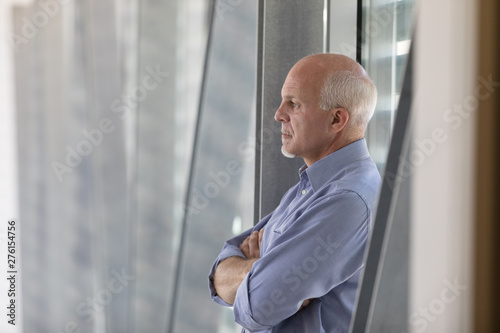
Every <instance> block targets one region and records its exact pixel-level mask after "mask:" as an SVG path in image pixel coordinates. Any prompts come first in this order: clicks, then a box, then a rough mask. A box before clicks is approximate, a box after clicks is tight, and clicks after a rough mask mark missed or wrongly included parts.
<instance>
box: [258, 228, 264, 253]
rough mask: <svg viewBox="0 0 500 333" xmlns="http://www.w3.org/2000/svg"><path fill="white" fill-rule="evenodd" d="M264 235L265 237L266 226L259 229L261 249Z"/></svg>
mask: <svg viewBox="0 0 500 333" xmlns="http://www.w3.org/2000/svg"><path fill="white" fill-rule="evenodd" d="M262 237H264V228H262V229H260V231H259V249H260V246H261V245H260V244H262Z"/></svg>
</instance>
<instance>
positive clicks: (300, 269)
mask: <svg viewBox="0 0 500 333" xmlns="http://www.w3.org/2000/svg"><path fill="white" fill-rule="evenodd" d="M299 174H300V181H299V183H298V184H296V185H295V186H294V187H292V188H291V189H290V190H288V191H287V193H285V195H284V196H283V198H282V199H281V202H280V204H279V206H278V207H277V208H276V209H275V210H274V211H273V212H272V213H271V214H269V215H267V216H266V217H264V218H263V219H262V220H261V221H260V222H259V223H258V224H257V225H255V226H254V227H253V228H252V229H249V230H247V231H246V232H244V233H242V234H241V235H239V236H236V237H234V238H232V239H230V240H228V241H227V242H226V243H225V245H224V247H223V249H222V251H221V253H220V254H219V256H218V257H217V259H216V261H215V263H214V264H213V266H212V269H211V271H210V275H209V288H210V292H211V295H212V299H213V300H214V301H215V302H217V303H219V304H222V305H225V306H230V305H229V304H227V303H226V302H224V301H223V300H222V299H221V298H220V297H219V296H217V293H216V291H215V289H214V286H213V283H212V278H213V274H214V272H215V269H216V267H217V265H218V264H219V262H221V261H222V260H224V259H226V258H228V257H231V256H239V257H243V258H244V257H245V256H244V255H243V253H242V252H241V251H240V249H239V248H238V246H239V245H240V243H241V242H242V241H243V240H244V239H245V238H246V237H248V236H249V235H250V233H251V232H252V231H254V230H260V229H261V228H265V231H264V235H263V239H262V243H261V248H260V256H261V258H260V259H259V260H257V261H256V262H255V263H254V264H253V267H252V269H251V270H250V272H249V273H248V274H247V276H246V277H245V279H244V280H243V282H242V283H241V285H240V286H239V288H238V291H237V293H236V299H235V302H234V309H233V310H234V317H235V321H236V322H237V323H239V324H240V325H241V326H242V327H243V328H244V329H243V332H286V333H293V332H300V333H309V332H314V333H319V332H347V331H348V330H349V325H350V320H351V315H352V312H353V309H354V302H355V298H356V292H357V286H358V282H359V279H360V274H361V272H362V268H363V255H364V250H365V245H366V241H367V238H368V235H369V233H370V228H371V219H372V217H373V215H374V209H375V205H376V202H377V197H378V191H379V187H380V182H381V180H380V175H379V173H378V171H377V168H376V166H375V164H374V163H373V161H372V159H371V158H370V155H369V153H368V149H367V147H366V142H365V140H364V139H361V140H358V141H356V142H353V143H351V144H349V145H347V146H345V147H343V148H341V149H339V150H337V151H336V152H334V153H332V154H330V155H328V156H327V157H325V158H323V159H321V160H319V161H317V162H316V163H314V164H312V165H311V166H309V167H308V168H307V166H305V165H304V166H303V167H302V168H301V169H300V170H299ZM307 299H312V301H311V303H310V304H309V305H308V306H306V307H304V308H303V309H301V310H300V311H299V308H300V307H301V305H302V303H303V302H304V300H307Z"/></svg>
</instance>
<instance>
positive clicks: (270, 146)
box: [254, 0, 326, 220]
mask: <svg viewBox="0 0 500 333" xmlns="http://www.w3.org/2000/svg"><path fill="white" fill-rule="evenodd" d="M259 6H260V9H259V29H260V31H259V46H260V49H259V50H258V52H259V55H258V57H259V60H258V64H259V65H260V67H259V72H258V73H257V75H258V78H257V80H258V84H257V86H258V88H259V89H260V91H258V92H257V96H259V95H260V97H259V99H258V100H257V120H258V123H257V155H260V156H258V158H257V159H256V162H257V164H256V168H255V169H256V182H258V184H257V186H256V193H255V196H256V200H255V205H256V206H255V214H254V216H255V220H259V219H260V218H262V217H263V216H265V215H267V214H268V213H269V212H271V211H272V210H273V209H274V208H275V207H276V206H277V205H278V204H279V201H280V199H281V197H282V196H283V194H284V193H285V191H286V190H287V189H288V188H290V187H291V186H292V185H294V184H295V183H296V182H297V181H298V169H299V168H300V166H301V165H303V161H302V159H300V158H295V159H293V160H290V159H288V158H286V157H284V156H283V155H282V154H281V125H280V124H279V123H277V122H276V121H275V120H274V113H275V111H276V109H277V108H278V107H279V105H280V102H281V87H282V85H283V82H284V81H285V78H286V75H287V74H288V71H289V70H290V68H291V67H292V66H293V65H294V64H295V63H296V62H297V61H298V60H299V59H301V58H303V57H305V56H307V55H309V54H313V53H319V52H323V47H324V39H325V38H326V36H324V34H325V30H324V20H323V14H324V9H325V4H324V0H312V1H298V0H294V1H286V2H284V1H260V3H259Z"/></svg>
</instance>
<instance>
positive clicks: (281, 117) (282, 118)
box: [274, 102, 290, 123]
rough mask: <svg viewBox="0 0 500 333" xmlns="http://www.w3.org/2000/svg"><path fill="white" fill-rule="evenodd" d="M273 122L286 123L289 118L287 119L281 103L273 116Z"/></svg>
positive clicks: (283, 105) (283, 104)
mask: <svg viewBox="0 0 500 333" xmlns="http://www.w3.org/2000/svg"><path fill="white" fill-rule="evenodd" d="M274 120H276V121H277V122H279V123H281V122H284V123H286V122H288V121H289V120H290V118H289V117H288V114H287V112H286V110H285V103H284V102H281V105H280V106H279V108H278V110H276V113H275V114H274Z"/></svg>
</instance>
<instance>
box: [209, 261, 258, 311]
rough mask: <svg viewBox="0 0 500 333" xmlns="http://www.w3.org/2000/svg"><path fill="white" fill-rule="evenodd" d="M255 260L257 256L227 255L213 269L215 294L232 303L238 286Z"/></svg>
mask: <svg viewBox="0 0 500 333" xmlns="http://www.w3.org/2000/svg"><path fill="white" fill-rule="evenodd" d="M257 260H258V258H253V259H244V258H241V257H229V258H227V259H225V260H224V261H222V262H220V263H219V265H218V266H217V269H216V270H215V274H214V278H213V284H214V287H215V290H216V291H217V295H219V297H220V298H222V300H224V302H226V303H228V304H231V305H232V304H233V303H234V299H235V297H236V292H237V291H238V287H239V286H240V284H241V282H242V281H243V280H244V279H245V276H246V275H247V274H248V272H250V270H251V269H252V265H253V263H254V262H255V261H257Z"/></svg>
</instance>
